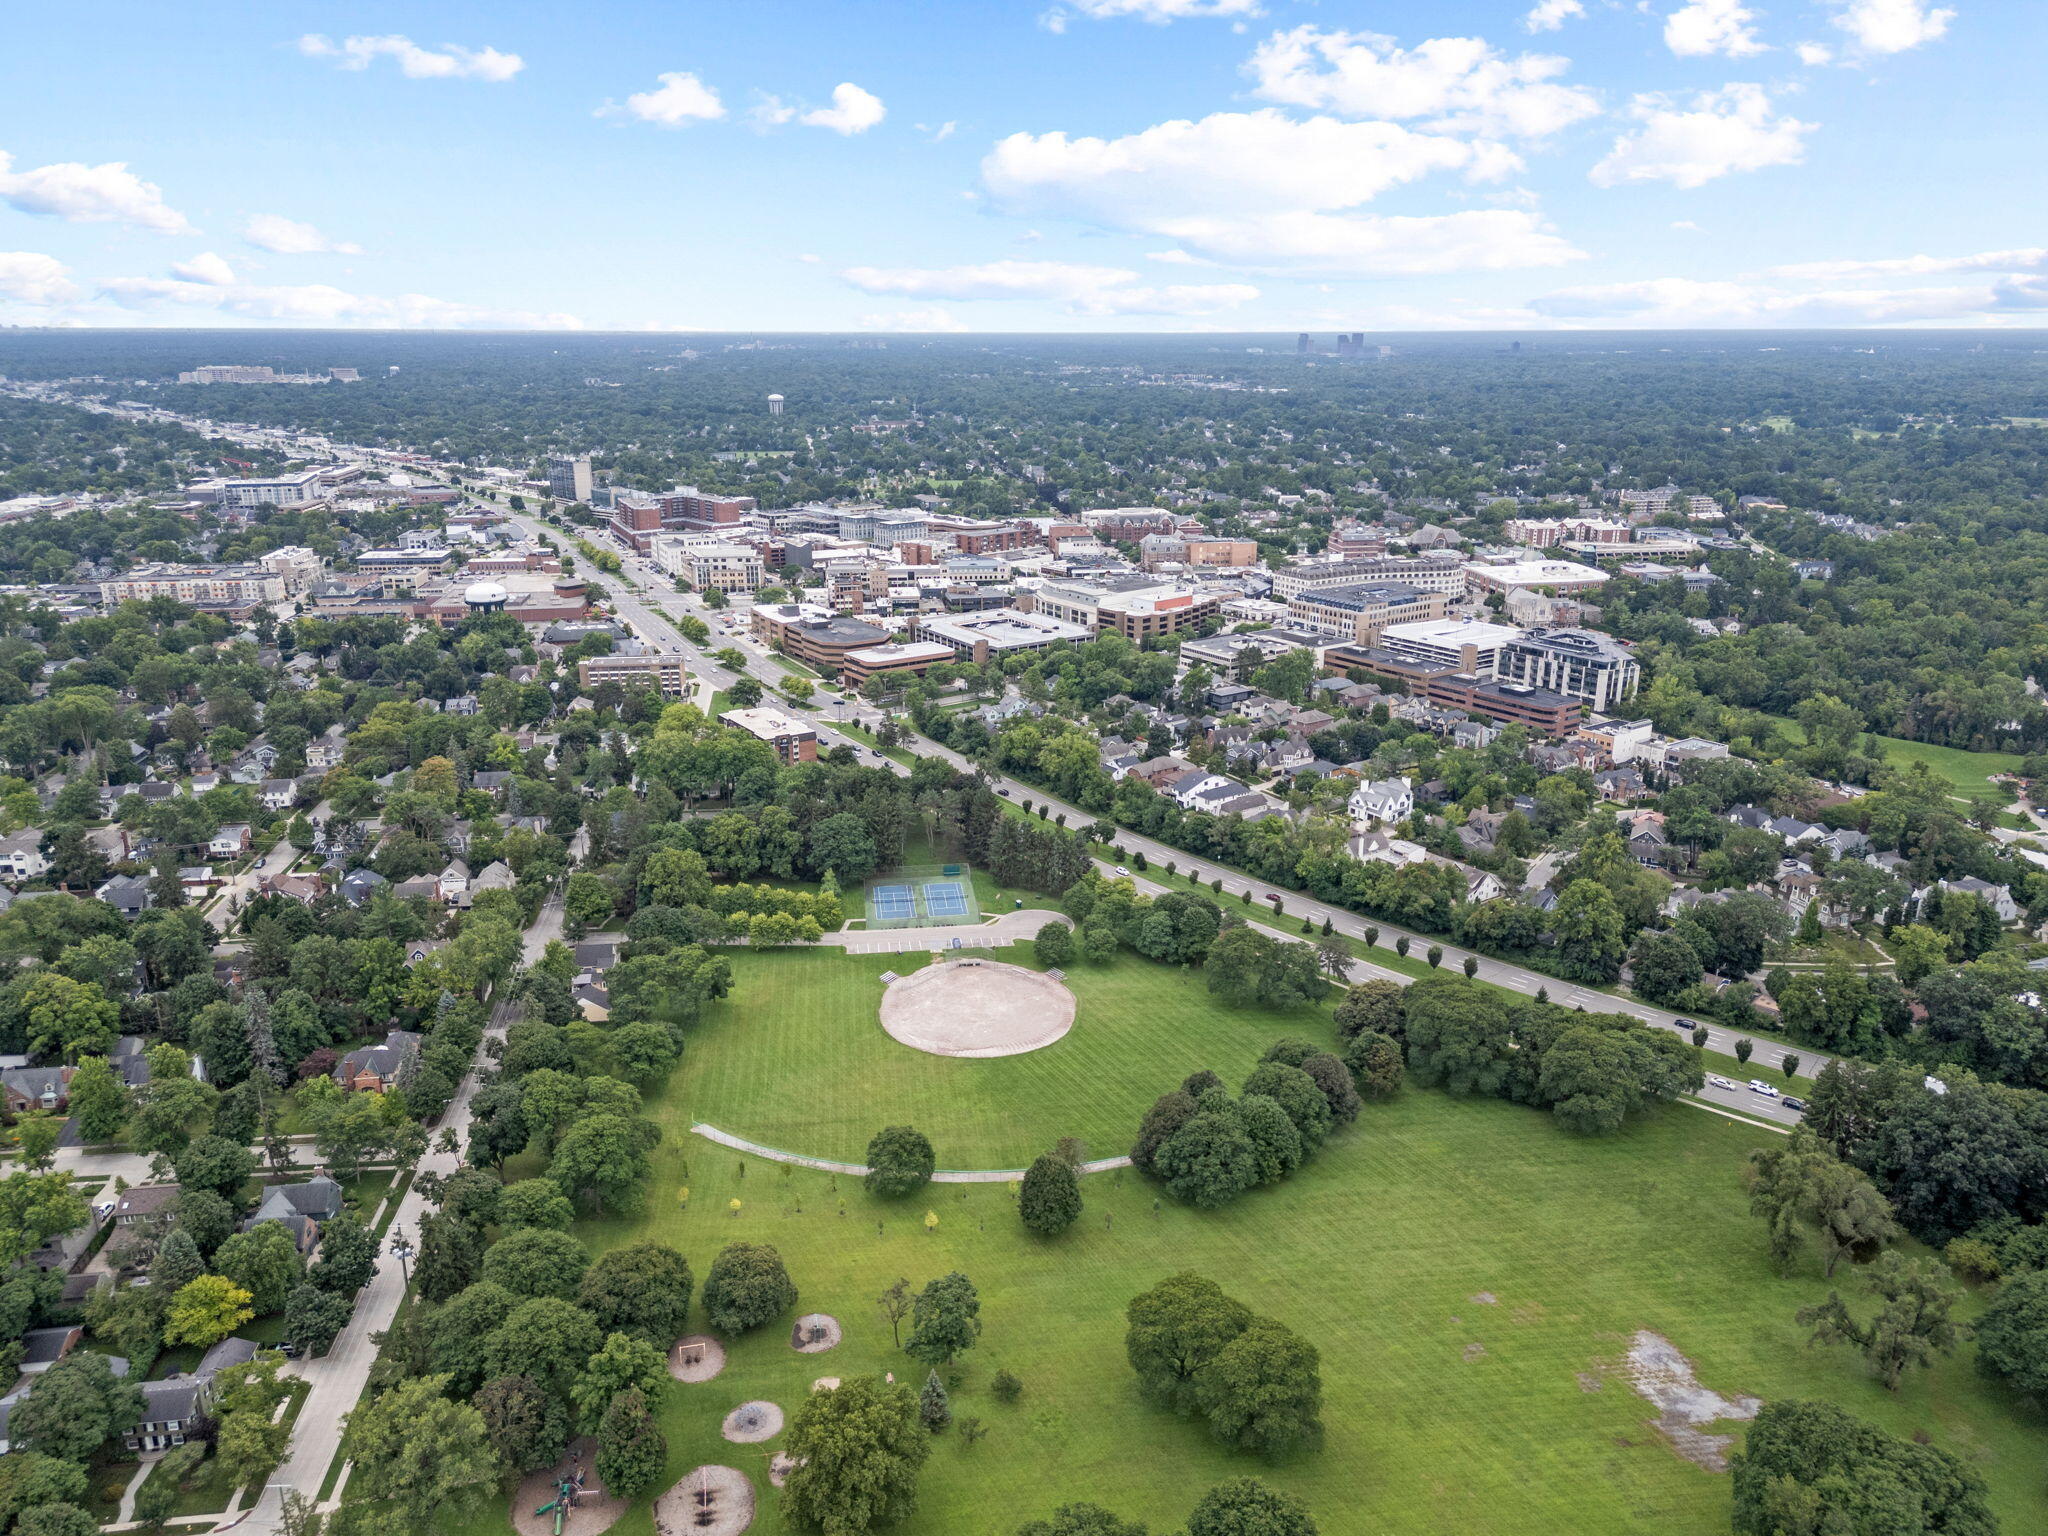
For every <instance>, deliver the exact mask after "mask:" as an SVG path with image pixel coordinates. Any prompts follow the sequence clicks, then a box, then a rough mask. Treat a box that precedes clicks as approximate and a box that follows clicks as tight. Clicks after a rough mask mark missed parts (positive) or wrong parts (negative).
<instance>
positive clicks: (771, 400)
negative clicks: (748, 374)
mask: <svg viewBox="0 0 2048 1536" xmlns="http://www.w3.org/2000/svg"><path fill="white" fill-rule="evenodd" d="M768 414H769V415H770V416H780V415H781V414H782V396H780V395H770V396H769V397H768Z"/></svg>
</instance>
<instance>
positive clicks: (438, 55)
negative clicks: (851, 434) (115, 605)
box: [0, 0, 2048, 333]
mask: <svg viewBox="0 0 2048 1536" xmlns="http://www.w3.org/2000/svg"><path fill="white" fill-rule="evenodd" d="M8 34H9V35H8V44H7V47H6V48H5V49H4V50H0V99H4V100H5V101H6V103H7V110H6V111H5V112H4V113H0V324H9V325H89V326H201V327H213V326H252V327H263V326H270V327H279V326H282V327H299V328H303V327H321V326H344V327H346V326H362V327H392V326H398V327H418V328H444V327H483V328H536V329H574V328H588V329H605V330H640V329H651V330H659V329H677V330H786V331H818V330H841V331H854V330H871V331H876V332H881V333H886V332H918V331H927V332H934V331H935V332H959V331H1010V332H1017V331H1143V330H1155V331H1182V330H1218V331H1230V332H1248V331H1278V332H1288V331H1295V330H1309V331H1314V332H1319V333H1328V332H1333V331H1339V330H1343V331H1355V330H1365V331H1389V330H1393V331H1413V330H1432V329H1467V328H1469V329H1482V330H1513V329H1523V328H1527V329H1556V328H1596V329H1610V328H1634V327H1642V328H1689V327H1743V328H1773V327H1808V326H1824V327H1825V326H1840V327H1849V328H1858V329H1861V328H1869V327H1884V326H1931V327H1937V328H1953V327H1986V328H1996V327H2031V326H2038V325H2041V324H2043V323H2044V320H2048V229H2044V216H2043V213H2042V209H2043V208H2044V207H2048V157H2044V156H2043V155H2042V153H2041V150H2040V145H2041V143H2042V141H2043V133H2044V127H2048V124H2044V115H2048V113H2044V108H2043V105H2042V99H2041V95H2040V89H2039V79H2038V77H2039V68H2040V64H2041V61H2042V59H2043V58H2044V57H2048V6H2044V5H2041V4H2039V3H2038V0H1954V3H1953V4H1937V3H1933V0H1779V3H1762V0H1759V3H1754V4H1745V3H1741V0H1517V3H1506V0H1431V3H1428V4H1410V5H1405V6H1398V7H1397V6H1388V5H1384V4H1378V5H1375V4H1362V3H1348V0H1322V3H1310V0H1016V3H1010V0H948V3H946V4H936V3H932V0H922V3H911V0H833V3H824V0H777V3H776V4H773V5H760V4H756V5H734V4H731V3H710V0H663V3H655V0H615V3H606V0H596V3H592V4H587V5H584V6H580V7H573V8H572V7H563V6H559V5H548V6H542V5H538V4H531V3H499V4H490V5H484V4H416V5H399V4H377V3H371V4H360V5H349V6H338V5H307V4H292V3H281V4H272V5H265V6H243V5H237V6H229V5H225V4H219V3H210V0H194V3H191V4H188V5H183V6H174V7H173V6H161V5H142V4H133V3H118V4H93V3H90V0H88V3H86V4H84V5H81V6H76V7H69V8H57V7H37V8H17V10H16V11H15V12H13V13H12V14H11V15H10V18H9V23H8Z"/></svg>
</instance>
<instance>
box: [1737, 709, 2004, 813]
mask: <svg viewBox="0 0 2048 1536" xmlns="http://www.w3.org/2000/svg"><path fill="white" fill-rule="evenodd" d="M1769 718H1770V719H1772V720H1774V721H1776V722H1777V723H1778V724H1779V725H1781V726H1783V727H1784V728H1785V734H1786V736H1787V737H1788V738H1789V739H1790V740H1792V741H1804V740H1805V739H1806V734H1805V732H1804V731H1803V730H1801V729H1800V725H1799V722H1798V721H1797V720H1794V719H1792V718H1791V717H1790V716H1789V715H1772V716H1770V717H1769ZM1872 739H1873V740H1875V741H1876V742H1877V744H1878V745H1879V746H1881V747H1883V748H1884V754H1885V757H1886V758H1887V759H1889V760H1890V761H1892V762H1894V763H1914V762H1918V763H1925V764H1927V766H1928V767H1930V768H1932V769H1933V770H1934V771H1935V772H1936V773H1938V774H1940V775H1941V776H1942V777H1943V778H1945V779H1947V780H1948V781H1949V783H1950V784H1952V785H1954V786H1955V792H1956V794H1957V795H1959V796H1960V797H1961V798H1963V799H1965V800H1974V799H1975V798H1976V797H1977V796H1979V795H2000V796H2003V797H2005V798H2007V799H2010V798H2011V795H2012V793H2013V792H2012V790H2011V787H2010V786H2008V785H2003V784H1993V783H1992V782H1991V776H1992V775H1993V774H1994V773H2018V772H2019V770H2020V761H2021V759H2020V755H2019V754H2018V753H2017V752H1971V751H1968V750H1966V749H1964V748H1962V747H1937V746H1935V745H1934V744H1933V743H1931V742H1925V741H1907V740H1906V739H1905V738H1904V737H1901V736H1875V737H1873V738H1872Z"/></svg>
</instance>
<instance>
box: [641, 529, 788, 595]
mask: <svg viewBox="0 0 2048 1536" xmlns="http://www.w3.org/2000/svg"><path fill="white" fill-rule="evenodd" d="M654 561H655V564H657V565H659V566H660V567H661V568H662V569H663V570H665V571H667V572H668V573H669V574H670V575H671V576H680V577H682V578H683V579H684V580H685V581H687V582H689V583H690V585H691V586H693V587H695V588H696V589H697V590H698V591H699V592H751V591H753V590H754V589H755V588H756V587H760V586H765V585H766V584H767V581H768V566H767V563H766V562H765V561H763V560H762V558H761V551H759V550H758V549H755V548H753V547H752V546H750V545H746V544H685V543H682V542H681V541H678V540H672V539H666V538H664V539H658V540H656V541H655V546H654Z"/></svg>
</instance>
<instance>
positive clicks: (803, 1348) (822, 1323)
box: [789, 1312, 845, 1355]
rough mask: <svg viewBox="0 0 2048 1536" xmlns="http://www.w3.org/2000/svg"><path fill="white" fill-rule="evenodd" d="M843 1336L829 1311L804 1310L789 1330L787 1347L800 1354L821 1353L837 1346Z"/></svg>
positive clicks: (837, 1321) (837, 1322)
mask: <svg viewBox="0 0 2048 1536" xmlns="http://www.w3.org/2000/svg"><path fill="white" fill-rule="evenodd" d="M844 1336H845V1335H844V1334H843V1333H842V1332H841V1331H840V1328H839V1319H838V1318H836V1317H834V1316H832V1314H831V1313H829V1312H806V1313H805V1314H804V1315H803V1316H802V1317H800V1318H798V1319H797V1320H796V1322H795V1324H794V1325H793V1326H792V1327H791V1328H790V1330H789V1347H790V1348H791V1349H793V1350H795V1351H796V1352H797V1353H798V1354H800V1355H822V1354H823V1353H825V1351H826V1350H828V1349H835V1348H837V1347H838V1345H839V1341H840V1339H841V1338H843V1337H844Z"/></svg>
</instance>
